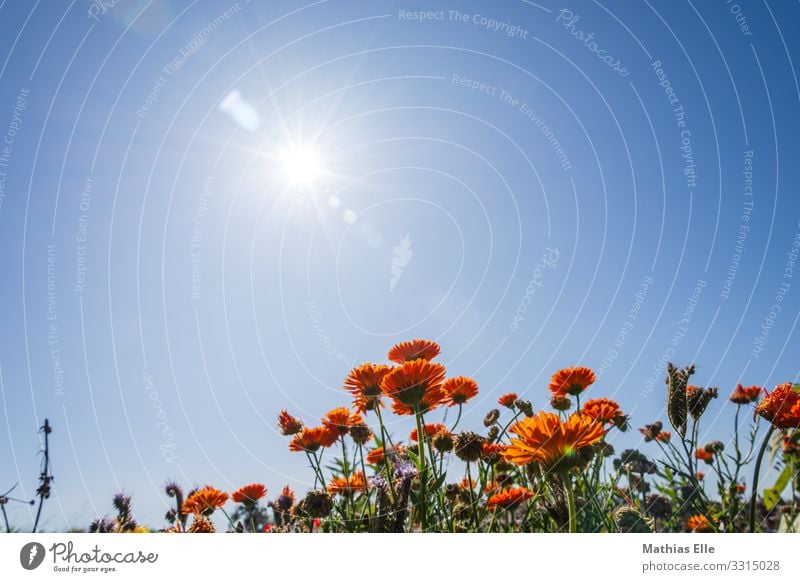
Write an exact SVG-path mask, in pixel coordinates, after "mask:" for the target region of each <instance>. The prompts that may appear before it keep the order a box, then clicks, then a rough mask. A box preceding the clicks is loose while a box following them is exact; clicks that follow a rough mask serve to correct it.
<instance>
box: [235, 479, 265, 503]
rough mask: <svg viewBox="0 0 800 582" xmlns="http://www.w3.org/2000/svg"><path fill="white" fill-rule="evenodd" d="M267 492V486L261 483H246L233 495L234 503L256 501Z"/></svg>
mask: <svg viewBox="0 0 800 582" xmlns="http://www.w3.org/2000/svg"><path fill="white" fill-rule="evenodd" d="M266 494H267V488H266V487H264V486H263V485H262V484H261V483H253V484H251V485H245V486H244V487H242V488H241V489H239V490H238V491H235V492H234V494H233V495H231V499H233V501H234V503H255V502H256V501H258V500H259V499H261V498H262V497H264V496H265V495H266Z"/></svg>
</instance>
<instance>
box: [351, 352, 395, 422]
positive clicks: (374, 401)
mask: <svg viewBox="0 0 800 582" xmlns="http://www.w3.org/2000/svg"><path fill="white" fill-rule="evenodd" d="M391 370H392V368H391V366H386V365H384V364H362V365H361V366H358V367H357V368H353V370H352V371H351V372H350V374H349V375H348V376H347V378H345V380H344V388H345V390H347V391H349V392H350V393H351V394H352V395H353V407H354V408H355V409H356V410H357V411H358V412H361V413H364V412H366V411H367V410H375V408H376V407H378V406H383V403H382V402H381V395H382V394H383V391H382V390H381V382H382V381H383V377H384V376H386V374H388V373H389V372H390V371H391Z"/></svg>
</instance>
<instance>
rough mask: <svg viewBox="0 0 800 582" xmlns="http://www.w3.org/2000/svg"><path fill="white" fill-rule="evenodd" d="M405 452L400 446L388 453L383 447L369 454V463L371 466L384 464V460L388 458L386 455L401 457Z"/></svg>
mask: <svg viewBox="0 0 800 582" xmlns="http://www.w3.org/2000/svg"><path fill="white" fill-rule="evenodd" d="M402 452H403V447H401V446H400V445H397V446H395V447H394V448H390V449H389V450H388V451H386V449H384V448H383V447H377V448H374V449H372V450H371V451H370V452H368V453H367V457H366V459H367V463H369V464H370V465H377V464H378V463H382V462H383V460H384V459H385V458H386V455H387V454H388V455H399V454H401V453H402Z"/></svg>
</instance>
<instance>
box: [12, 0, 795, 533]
mask: <svg viewBox="0 0 800 582" xmlns="http://www.w3.org/2000/svg"><path fill="white" fill-rule="evenodd" d="M112 4H114V5H113V6H112ZM101 5H102V3H89V2H86V1H83V0H76V1H73V2H66V1H63V2H61V1H58V2H41V1H40V2H23V1H20V0H6V1H4V2H1V3H0V79H1V80H2V82H0V140H4V141H3V142H2V143H0V243H2V249H3V253H2V255H0V272H2V278H0V281H2V282H1V283H0V304H2V309H1V310H0V369H1V372H2V373H1V378H2V407H3V414H2V415H1V416H0V429H1V430H0V490H2V489H3V487H4V486H5V485H6V484H8V486H10V485H12V484H13V483H15V482H19V483H20V487H19V489H18V490H17V492H18V493H20V494H24V495H27V496H31V495H32V494H33V491H34V489H35V486H36V483H35V476H36V473H37V470H38V459H37V457H36V451H37V450H38V447H39V440H38V438H37V435H36V428H37V426H38V425H39V424H40V423H41V420H42V419H43V418H44V417H48V418H50V420H51V423H52V424H53V426H54V429H55V430H54V433H53V457H54V458H53V460H54V471H55V475H56V481H55V495H54V498H53V500H52V501H51V502H50V503H49V504H48V505H47V507H46V513H45V525H46V527H47V528H49V529H61V528H64V527H71V526H85V525H86V524H87V523H88V521H89V520H90V519H91V518H92V517H93V516H95V515H101V514H106V513H109V512H110V511H111V508H110V499H111V496H112V495H113V493H115V492H116V491H117V490H120V489H122V490H124V491H126V492H128V493H130V494H133V496H134V502H135V507H136V509H137V513H138V514H139V516H140V518H141V519H143V520H144V521H146V522H150V523H153V524H155V525H160V524H161V515H162V514H163V511H164V510H165V509H166V506H165V503H166V498H165V496H164V494H163V492H162V490H161V489H162V485H163V483H164V482H165V481H166V480H167V479H177V480H179V481H180V482H181V483H182V484H184V485H185V486H186V487H187V488H188V487H190V486H191V485H203V484H206V483H213V484H215V485H216V486H218V487H221V488H225V489H228V490H232V489H235V488H236V487H238V486H240V485H242V484H245V483H249V482H252V481H262V482H264V483H266V484H267V485H268V486H269V488H270V490H271V492H273V493H274V492H277V490H278V489H279V488H280V487H282V486H283V485H284V484H285V483H289V484H291V485H292V486H293V487H295V488H297V489H299V490H303V489H306V488H307V487H308V486H309V485H310V484H309V478H310V475H311V474H310V471H308V470H307V469H305V468H304V458H303V457H302V456H293V455H292V454H290V453H289V452H288V450H287V448H286V441H285V438H283V437H281V436H280V435H278V434H277V432H276V431H275V428H274V419H275V416H276V414H277V412H278V411H279V409H281V408H284V407H288V408H289V409H290V410H292V411H293V412H295V413H297V414H300V415H301V416H302V417H303V418H304V419H306V420H307V421H308V422H313V421H314V420H315V418H318V417H319V415H321V414H322V413H324V412H325V411H326V410H327V409H328V408H330V407H333V406H335V405H340V404H345V403H347V402H348V399H347V398H346V396H345V394H344V393H343V391H342V389H341V380H342V379H343V378H344V376H345V375H346V374H347V373H348V371H349V369H350V367H351V366H352V365H353V364H356V363H361V362H363V361H370V360H378V361H383V359H384V357H385V353H386V350H387V349H388V348H389V347H390V346H391V345H392V344H393V343H395V342H396V341H400V340H403V339H410V338H413V337H423V338H430V339H435V340H437V341H439V342H440V343H441V345H442V346H443V349H444V353H443V356H442V361H443V362H444V363H446V365H447V367H448V370H449V372H450V373H451V374H459V375H460V374H465V375H471V376H473V377H474V378H475V379H476V380H477V381H478V383H479V385H480V387H481V394H480V396H479V398H478V399H476V402H475V403H473V404H472V406H470V407H469V408H468V409H467V410H468V415H467V418H466V422H467V424H468V425H472V426H480V419H482V417H483V415H484V414H485V412H486V411H487V410H488V409H489V408H490V407H492V405H493V403H494V402H495V400H496V398H497V396H499V395H500V394H502V393H504V392H507V391H511V390H514V391H517V392H518V393H520V394H522V395H524V396H525V397H527V398H529V399H531V400H533V402H534V404H536V405H537V406H545V405H546V384H547V380H548V379H549V376H550V375H551V374H552V373H553V372H554V371H556V370H557V369H558V368H560V367H565V366H569V365H575V364H582V365H587V366H590V367H592V368H594V369H595V370H597V371H598V372H600V371H602V376H601V377H600V379H599V381H598V383H597V384H596V385H595V387H593V388H592V392H593V393H594V394H595V395H604V396H613V397H615V398H617V399H618V400H619V401H620V402H621V404H622V405H623V408H624V409H625V410H626V411H633V425H634V427H639V426H642V425H643V424H645V423H649V422H652V421H654V420H656V419H662V420H663V419H664V414H663V396H662V394H663V391H662V376H663V373H662V369H661V367H663V362H664V361H666V360H667V359H670V360H673V361H675V362H676V363H678V364H685V363H688V362H691V361H695V362H697V364H698V374H697V377H696V381H697V383H698V384H702V385H717V386H719V387H720V388H721V391H722V393H723V395H727V393H728V392H729V390H730V389H731V388H732V387H733V386H734V385H735V384H736V383H737V382H743V383H746V384H762V385H766V386H772V385H774V384H776V383H779V382H782V381H786V380H796V379H797V377H798V368H797V361H796V354H797V353H798V348H800V339H798V334H797V333H795V330H796V324H797V322H798V316H799V314H800V280H798V277H797V276H793V275H798V272H797V271H796V269H795V271H794V272H793V271H792V270H789V271H787V270H786V269H787V265H788V263H789V261H790V256H789V255H790V253H791V252H792V248H793V244H795V243H794V241H795V237H796V236H797V235H798V230H799V228H800V226H799V225H798V222H800V200H799V199H798V195H797V184H798V183H800V176H798V171H800V168H799V167H798V164H797V160H798V151H799V150H798V138H797V135H798V124H800V116H799V115H798V114H797V113H798V105H799V104H800V103H799V101H800V90H798V81H797V77H796V73H795V70H794V68H793V65H792V62H795V63H796V62H798V61H799V60H800V47H798V41H797V38H796V34H794V29H795V28H796V27H795V26H793V25H796V23H797V22H798V18H800V12H798V9H800V6H798V5H797V3H793V2H792V3H789V2H786V3H783V2H772V3H766V2H764V3H759V2H748V3H743V2H742V3H740V4H736V3H734V2H725V1H724V0H719V1H714V2H671V1H670V2H666V1H660V2H659V1H652V0H648V1H642V2H623V1H621V0H617V1H613V2H611V1H609V2H606V1H603V2H588V1H581V2H573V3H571V4H568V5H566V6H565V5H563V4H558V3H552V2H550V1H548V0H542V2H540V3H534V2H527V1H522V0H519V1H512V0H508V1H506V2H499V3H494V2H493V3H490V2H474V1H473V2H458V3H444V2H438V1H433V2H424V3H423V2H393V1H387V2H356V1H334V0H329V1H325V0H322V1H319V2H313V3H312V2H309V3H305V2H288V1H273V2H249V3H248V2H246V1H244V0H240V2H239V3H238V4H237V3H229V2H227V1H221V2H216V1H214V2H211V1H209V2H192V3H184V2H177V1H166V0H162V1H159V2H151V3H148V2H146V1H136V0H120V1H119V2H117V3H111V2H109V3H106V8H102V9H101V8H100V6H101ZM453 6H456V8H454V7H453ZM422 9H424V10H429V11H431V14H430V15H427V16H428V17H427V18H426V19H425V20H421V19H420V17H419V15H416V14H414V12H415V11H420V10H422ZM456 10H457V12H458V13H456V12H455V11H456ZM590 35H591V36H590ZM235 91H238V93H233V92H235ZM232 93H233V94H232ZM226 97H227V98H226ZM220 105H222V107H220ZM287 144H289V147H291V144H295V145H296V144H301V145H304V146H308V147H313V148H314V149H316V150H317V152H318V154H319V158H320V161H319V168H318V169H319V170H320V171H319V173H318V175H317V176H316V179H315V180H313V181H312V182H310V183H309V184H306V183H298V181H297V180H287V176H286V175H285V174H284V172H283V171H282V170H283V168H282V164H281V163H280V160H279V159H277V158H279V157H280V156H279V152H280V151H281V149H282V148H286V147H287ZM301 169H302V172H301V173H303V174H306V176H305V177H309V178H311V177H312V176H311V175H310V174H311V168H310V167H304V168H301ZM746 172H747V173H746ZM795 250H797V248H796V247H795ZM543 257H544V259H543ZM393 261H394V265H393ZM789 266H790V267H791V265H789ZM393 267H394V269H395V270H394V273H393ZM643 284H644V287H643ZM698 287H699V289H698V290H697V291H695V289H696V288H698ZM781 291H784V292H785V293H784V294H782V295H780V299H776V296H777V295H779V293H780V292H781ZM637 294H638V298H637ZM693 295H695V296H696V297H695V299H694V300H690V299H691V297H692V296H693ZM773 305H778V307H779V310H780V311H779V312H777V310H775V309H774V308H773ZM687 312H688V315H687ZM771 312H775V313H774V315H775V316H774V317H771V316H770V313H771ZM793 355H794V357H793ZM730 412H731V411H730V410H729V409H727V407H726V406H724V404H723V402H721V401H718V402H716V403H715V404H714V405H713V406H712V409H711V411H710V412H709V413H708V419H707V420H706V421H705V424H704V434H703V436H704V437H709V438H710V437H717V438H723V439H726V438H727V436H728V435H729V434H730V430H731V429H730V426H731V425H730V423H731V419H730ZM393 422H394V423H395V424H393V429H394V430H395V431H396V432H397V434H399V435H405V434H406V433H407V431H408V430H409V428H410V426H408V424H407V423H406V422H405V421H403V422H399V421H393ZM637 443H638V433H636V432H635V431H634V433H631V434H629V435H625V436H621V437H619V436H618V437H615V440H614V444H615V445H616V446H617V447H618V448H619V447H622V446H629V445H636V444H637ZM648 446H649V445H648ZM643 450H645V451H647V450H649V449H648V448H643ZM650 452H654V451H650ZM11 515H12V519H13V520H14V521H15V522H16V523H17V525H19V526H22V527H25V526H27V523H28V521H29V517H28V510H27V509H26V508H20V507H16V508H14V509H13V511H12V513H11Z"/></svg>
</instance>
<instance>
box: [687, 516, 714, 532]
mask: <svg viewBox="0 0 800 582" xmlns="http://www.w3.org/2000/svg"><path fill="white" fill-rule="evenodd" d="M686 529H688V530H689V531H694V532H701V531H709V530H710V529H711V522H710V521H708V518H707V517H706V516H705V515H700V514H698V515H693V516H691V517H690V518H689V519H687V520H686Z"/></svg>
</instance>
